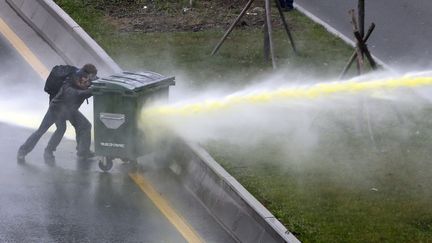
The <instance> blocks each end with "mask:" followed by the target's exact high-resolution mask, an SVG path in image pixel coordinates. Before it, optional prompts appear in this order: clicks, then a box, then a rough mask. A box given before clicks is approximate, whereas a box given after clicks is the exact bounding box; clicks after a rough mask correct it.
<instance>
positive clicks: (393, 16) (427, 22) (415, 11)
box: [295, 0, 432, 69]
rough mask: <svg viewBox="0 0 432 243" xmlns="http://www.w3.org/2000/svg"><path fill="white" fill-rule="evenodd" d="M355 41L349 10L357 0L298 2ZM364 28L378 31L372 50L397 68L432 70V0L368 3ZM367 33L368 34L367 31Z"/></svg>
mask: <svg viewBox="0 0 432 243" xmlns="http://www.w3.org/2000/svg"><path fill="white" fill-rule="evenodd" d="M295 2H296V3H297V4H298V5H299V6H301V7H303V8H305V9H306V10H308V11H309V12H311V13H312V14H314V15H315V16H317V17H319V18H321V19H322V20H324V21H325V22H327V23H328V24H329V25H331V26H332V27H334V28H335V29H336V30H338V31H340V32H341V33H342V34H344V35H345V36H347V37H349V38H350V39H351V40H353V39H354V38H353V34H352V25H351V23H350V19H351V17H350V16H349V15H348V10H349V9H356V10H357V0H325V1H323V0H295ZM365 2H366V17H365V19H366V21H365V29H366V30H367V28H368V27H369V25H370V23H371V22H375V24H376V28H375V31H374V33H373V34H372V36H371V38H370V41H369V42H368V43H369V47H370V49H371V51H372V52H373V54H374V55H375V56H376V57H378V58H379V59H381V60H382V61H383V62H384V63H386V64H388V65H390V66H392V67H394V68H407V69H408V68H409V69H430V68H432V17H431V16H432V1H430V0H366V1H365ZM366 30H365V31H366Z"/></svg>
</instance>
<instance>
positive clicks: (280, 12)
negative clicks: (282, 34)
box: [275, 0, 297, 55]
mask: <svg viewBox="0 0 432 243" xmlns="http://www.w3.org/2000/svg"><path fill="white" fill-rule="evenodd" d="M275 2H276V6H277V9H278V12H279V15H280V16H281V18H282V23H283V25H284V27H285V31H286V33H287V35H288V39H289V40H290V42H291V47H292V49H293V51H294V54H296V55H297V49H296V46H295V43H294V40H293V38H292V35H291V31H290V30H289V28H288V24H287V21H286V19H285V15H284V14H283V11H282V7H281V5H280V2H279V0H275Z"/></svg>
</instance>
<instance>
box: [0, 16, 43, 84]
mask: <svg viewBox="0 0 432 243" xmlns="http://www.w3.org/2000/svg"><path fill="white" fill-rule="evenodd" d="M0 33H2V34H3V36H4V37H5V38H6V39H7V40H8V41H9V42H10V43H11V44H12V46H13V47H14V48H15V49H16V50H17V51H18V53H19V54H20V55H21V56H22V57H23V58H24V59H25V60H26V61H27V63H29V64H30V66H31V67H32V68H33V69H34V70H35V71H36V73H37V74H39V76H40V77H41V78H42V79H46V78H47V77H48V75H49V71H48V69H47V68H46V67H45V65H43V63H42V62H41V61H39V59H38V58H37V57H36V56H35V55H34V54H33V52H32V51H31V50H30V49H29V48H28V47H27V46H26V44H25V43H24V42H23V41H22V40H21V39H20V38H19V37H18V36H17V35H16V34H15V33H14V32H13V30H12V29H11V28H9V26H8V25H7V24H6V23H5V22H4V21H3V19H2V18H0Z"/></svg>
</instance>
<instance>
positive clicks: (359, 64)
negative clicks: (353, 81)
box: [349, 9, 364, 75]
mask: <svg viewBox="0 0 432 243" xmlns="http://www.w3.org/2000/svg"><path fill="white" fill-rule="evenodd" d="M349 13H350V14H351V23H352V25H353V32H354V34H355V32H356V31H358V25H357V20H356V17H355V11H354V9H351V10H350V11H349ZM356 52H357V72H358V74H359V75H360V74H362V73H363V65H364V60H363V52H362V49H361V47H360V43H359V42H358V41H357V45H356Z"/></svg>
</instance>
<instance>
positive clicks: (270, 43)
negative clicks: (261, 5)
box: [265, 0, 276, 69]
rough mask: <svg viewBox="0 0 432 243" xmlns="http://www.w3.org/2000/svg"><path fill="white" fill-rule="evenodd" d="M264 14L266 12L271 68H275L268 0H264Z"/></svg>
mask: <svg viewBox="0 0 432 243" xmlns="http://www.w3.org/2000/svg"><path fill="white" fill-rule="evenodd" d="M265 14H266V21H267V30H268V35H269V46H270V55H271V59H272V65H273V69H276V60H275V56H274V49H273V38H272V25H271V6H270V0H265Z"/></svg>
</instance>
